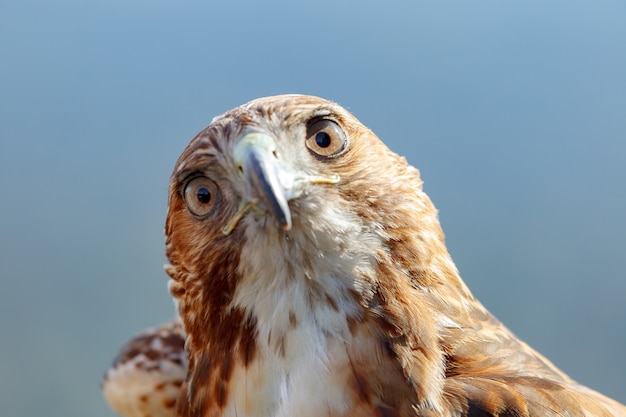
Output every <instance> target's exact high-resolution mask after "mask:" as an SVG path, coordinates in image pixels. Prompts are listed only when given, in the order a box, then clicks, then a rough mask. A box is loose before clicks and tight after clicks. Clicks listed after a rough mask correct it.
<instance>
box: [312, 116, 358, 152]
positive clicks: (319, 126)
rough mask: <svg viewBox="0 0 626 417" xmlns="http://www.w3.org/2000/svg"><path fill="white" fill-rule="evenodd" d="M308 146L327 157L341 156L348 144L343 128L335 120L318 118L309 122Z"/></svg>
mask: <svg viewBox="0 0 626 417" xmlns="http://www.w3.org/2000/svg"><path fill="white" fill-rule="evenodd" d="M306 136H307V138H306V142H305V144H306V147H307V148H309V149H310V150H311V151H312V152H314V153H315V154H317V155H319V156H323V157H325V158H334V157H336V156H339V155H340V154H341V153H342V152H343V151H344V150H345V149H346V146H347V144H348V141H347V139H346V134H345V133H344V131H343V129H341V127H340V126H339V125H338V124H337V123H336V122H335V121H333V120H329V119H318V120H313V121H312V122H310V123H309V125H308V126H307V130H306Z"/></svg>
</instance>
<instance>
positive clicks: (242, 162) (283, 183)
mask: <svg viewBox="0 0 626 417" xmlns="http://www.w3.org/2000/svg"><path fill="white" fill-rule="evenodd" d="M233 160H234V162H235V164H236V166H237V167H238V168H239V169H240V170H241V171H242V174H243V176H244V179H245V182H246V200H247V201H246V202H245V203H248V204H252V205H253V206H255V207H259V208H265V209H266V210H267V211H269V212H270V213H272V214H273V215H274V217H275V218H276V220H277V221H278V223H279V224H280V226H281V227H282V228H283V230H289V229H291V212H290V211H289V200H290V199H291V198H293V197H294V191H295V190H294V185H295V180H296V175H294V173H293V172H291V170H289V169H287V168H286V167H284V165H283V164H281V163H280V161H279V160H278V158H277V157H276V143H275V142H274V139H273V138H272V137H271V136H269V135H267V134H265V133H260V132H251V133H247V134H245V135H243V136H242V137H241V138H239V139H238V140H237V143H235V147H234V148H233Z"/></svg>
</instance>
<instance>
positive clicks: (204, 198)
mask: <svg viewBox="0 0 626 417" xmlns="http://www.w3.org/2000/svg"><path fill="white" fill-rule="evenodd" d="M196 197H197V198H198V201H199V202H201V203H202V204H206V203H208V202H209V201H211V191H209V189H208V188H204V187H202V188H198V191H196Z"/></svg>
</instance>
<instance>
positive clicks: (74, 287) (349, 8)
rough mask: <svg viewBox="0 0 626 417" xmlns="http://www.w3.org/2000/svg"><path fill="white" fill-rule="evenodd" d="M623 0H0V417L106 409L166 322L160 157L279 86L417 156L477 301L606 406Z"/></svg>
mask: <svg viewBox="0 0 626 417" xmlns="http://www.w3.org/2000/svg"><path fill="white" fill-rule="evenodd" d="M625 22H626V3H624V2H623V1H621V0H613V1H611V0H606V1H601V2H600V1H582V0H567V1H565V0H554V1H545V0H528V1H524V2H514V1H502V0H492V1H483V0H479V1H471V2H470V1H447V2H434V1H433V2H422V1H389V2H380V1H360V2H351V3H347V2H345V3H343V2H336V1H308V2H289V1H264V2H255V1H230V2H208V1H197V0H195V1H193V0H189V1H187V0H179V1H173V0H169V1H167V0H152V1H139V0H124V1H121V0H108V1H91V2H85V1H78V0H57V1H42V0H40V1H37V0H21V1H8V0H2V1H0V186H1V191H0V280H1V290H0V335H1V336H0V404H1V405H2V415H3V416H16V417H17V416H35V415H50V416H92V417H94V416H109V417H110V416H113V415H114V414H113V412H112V411H110V410H109V409H108V407H107V406H106V404H105V403H104V401H103V400H102V398H101V395H100V392H99V382H100V378H101V375H102V373H103V371H104V370H105V369H106V367H107V366H108V364H109V362H110V360H111V359H112V358H113V357H114V355H115V354H116V351H117V348H118V347H119V346H120V345H121V344H122V343H123V342H124V341H125V340H126V339H127V338H128V337H130V336H131V335H132V334H133V333H135V332H136V331H138V330H140V329H142V328H144V327H147V326H150V325H153V324H157V323H160V322H163V321H166V320H168V319H170V318H171V317H172V315H173V305H172V302H171V300H170V297H169V295H168V293H167V290H166V282H167V279H166V276H165V274H164V273H163V272H162V265H163V264H164V263H165V262H166V261H165V258H164V256H163V235H162V227H163V221H164V215H165V210H166V203H167V195H166V192H167V185H168V177H169V174H170V170H171V169H172V167H173V164H174V162H175V160H176V158H177V157H178V154H179V153H180V152H181V151H182V149H183V148H184V146H185V145H186V144H187V142H188V141H189V140H190V139H191V137H192V136H193V135H194V134H195V133H196V132H197V131H199V130H200V129H201V128H203V127H204V126H205V125H206V124H208V123H209V122H210V120H211V118H212V117H213V116H214V115H216V114H219V113H221V112H223V111H225V110H227V109H229V108H231V107H234V106H236V105H238V104H241V103H243V102H245V101H247V100H250V99H253V98H256V97H259V96H265V95H274V94H280V93H291V92H299V93H306V94H314V95H319V96H323V97H326V98H329V99H332V100H335V101H337V102H339V103H340V104H342V105H344V106H346V107H347V108H349V109H350V110H351V111H352V112H353V113H355V114H356V115H357V117H359V118H360V119H361V120H362V121H363V122H364V123H365V124H366V125H368V126H369V127H371V128H372V129H373V130H374V131H375V132H377V133H378V134H379V136H380V137H381V138H382V139H383V140H384V141H385V142H386V143H387V144H388V145H389V146H390V147H391V148H392V149H394V150H395V151H397V152H398V153H400V154H403V155H406V156H407V158H408V160H409V161H410V162H411V163H412V164H414V165H416V166H417V167H418V168H420V170H421V172H422V176H423V178H424V180H425V184H426V185H425V187H426V191H427V192H428V193H429V194H430V196H431V197H432V199H433V200H434V202H435V204H436V205H437V207H438V208H439V210H440V217H441V221H442V224H443V227H444V230H445V231H446V233H447V239H448V244H449V248H450V250H451V252H452V255H453V256H454V259H455V261H456V263H457V265H458V267H459V269H460V270H461V273H462V275H463V277H464V279H465V280H466V282H467V283H468V285H469V286H470V288H471V289H472V290H473V291H474V293H475V294H476V295H477V297H478V298H479V299H481V300H482V301H483V303H484V304H486V306H487V307H488V308H489V309H490V310H492V311H493V312H494V313H495V314H496V315H497V316H498V317H499V318H500V319H501V320H502V321H504V323H505V324H507V325H508V326H509V327H511V328H512V329H513V331H514V332H516V333H517V334H518V335H519V336H521V337H522V338H524V339H525V340H526V341H527V342H529V343H530V344H531V345H533V346H534V347H536V348H537V349H538V350H540V351H541V352H542V353H544V354H545V355H547V356H548V357H549V358H551V359H552V360H553V361H554V362H555V363H556V364H557V365H558V366H560V367H562V368H563V369H564V370H565V371H566V372H568V373H569V374H570V375H571V376H573V377H574V378H575V379H577V380H579V381H581V382H583V383H585V384H586V385H589V386H591V387H593V388H594V389H597V390H599V391H602V392H604V393H606V394H608V395H610V396H613V397H615V398H616V399H618V400H620V401H622V402H626V376H625V375H626V355H624V352H626V302H625V300H626V273H625V271H626V254H625V251H626V242H625V239H624V236H626V218H625V214H626V185H625V184H626V23H625Z"/></svg>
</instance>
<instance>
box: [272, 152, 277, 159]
mask: <svg viewBox="0 0 626 417" xmlns="http://www.w3.org/2000/svg"><path fill="white" fill-rule="evenodd" d="M272 155H274V158H276V159H278V154H277V153H276V151H272Z"/></svg>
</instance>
